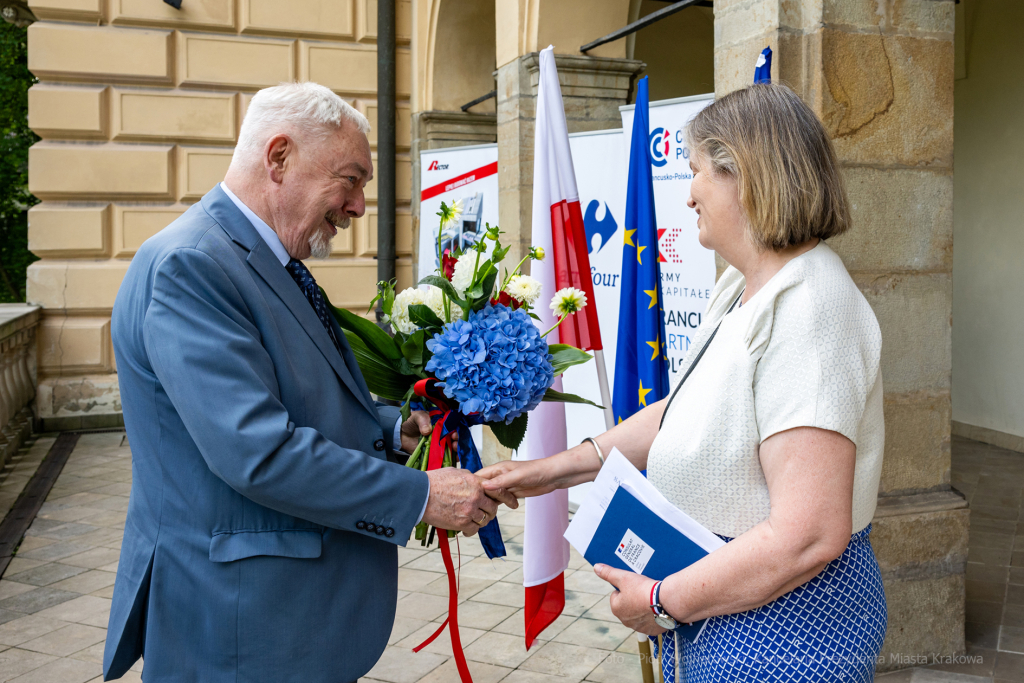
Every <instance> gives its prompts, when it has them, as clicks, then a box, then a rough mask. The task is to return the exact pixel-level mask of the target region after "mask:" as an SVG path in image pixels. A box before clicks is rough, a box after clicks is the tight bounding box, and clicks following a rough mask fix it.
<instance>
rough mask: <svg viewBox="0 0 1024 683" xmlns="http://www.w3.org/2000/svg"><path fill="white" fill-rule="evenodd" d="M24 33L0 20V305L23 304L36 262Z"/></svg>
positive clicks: (28, 75)
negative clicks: (27, 280)
mask: <svg viewBox="0 0 1024 683" xmlns="http://www.w3.org/2000/svg"><path fill="white" fill-rule="evenodd" d="M35 82H36V79H35V77H34V76H33V75H32V74H31V73H30V72H29V70H28V51H27V39H26V30H25V29H23V28H18V27H17V26H15V25H13V24H8V23H7V22H0V303H10V302H16V301H24V300H25V269H26V268H28V264H30V263H32V262H33V261H35V260H36V257H35V256H33V255H32V253H31V252H29V250H28V208H29V207H30V206H32V205H33V204H35V203H36V202H38V201H39V200H37V199H36V198H35V197H33V196H32V195H31V194H29V192H28V148H29V147H31V146H32V144H33V143H34V142H35V141H36V140H38V139H39V138H37V137H36V135H35V133H33V132H32V131H31V130H29V128H28V89H29V88H30V87H31V86H32V84H33V83H35Z"/></svg>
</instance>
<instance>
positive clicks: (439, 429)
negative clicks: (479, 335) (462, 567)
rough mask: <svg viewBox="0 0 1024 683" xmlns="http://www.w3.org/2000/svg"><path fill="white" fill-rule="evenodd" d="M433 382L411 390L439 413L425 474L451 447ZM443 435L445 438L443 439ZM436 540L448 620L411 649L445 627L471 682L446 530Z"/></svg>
mask: <svg viewBox="0 0 1024 683" xmlns="http://www.w3.org/2000/svg"><path fill="white" fill-rule="evenodd" d="M436 381H437V380H435V379H433V378H430V379H421V380H420V381H418V382H416V386H415V388H414V391H415V392H416V395H417V396H420V397H423V398H427V399H430V401H431V402H433V404H434V405H435V406H437V409H436V410H431V411H430V413H431V416H432V417H433V416H435V415H437V414H441V417H440V419H438V420H437V421H436V422H434V430H433V431H432V432H431V433H430V451H429V452H428V457H427V470H428V471H429V470H436V469H439V468H440V467H442V465H443V464H444V452H445V449H446V448H450V447H451V445H452V434H454V433H455V432H454V431H452V432H449V433H447V434H444V431H445V422H446V421H447V420H448V416H449V415H450V414H451V412H452V409H451V406H449V404H448V401H446V400H445V398H444V394H442V393H441V392H440V391H438V390H437V389H436V388H435V387H434V384H435V383H436ZM442 434H444V435H443V436H442ZM437 540H438V544H439V545H440V546H441V557H442V558H443V559H444V568H445V571H447V572H448V618H447V619H445V620H444V623H443V624H441V626H440V627H439V628H438V629H437V630H436V631H434V634H433V635H432V636H430V637H429V638H427V639H426V640H424V641H423V642H422V643H420V644H419V645H417V646H416V647H414V648H413V649H412V651H413V652H419V651H420V650H422V649H423V648H425V647H426V646H427V645H430V644H431V643H432V642H434V639H436V638H437V637H438V636H439V635H441V633H442V632H443V631H444V630H445V628H447V629H448V631H449V633H450V634H451V639H452V654H453V655H455V666H456V667H457V668H458V670H459V678H460V679H462V683H473V677H472V676H470V674H469V665H468V664H466V654H465V653H464V652H463V651H462V638H461V637H460V635H459V584H458V578H457V576H456V572H455V565H454V563H453V562H452V551H451V548H449V546H448V531H447V530H445V529H438V534H437ZM460 564H461V560H460Z"/></svg>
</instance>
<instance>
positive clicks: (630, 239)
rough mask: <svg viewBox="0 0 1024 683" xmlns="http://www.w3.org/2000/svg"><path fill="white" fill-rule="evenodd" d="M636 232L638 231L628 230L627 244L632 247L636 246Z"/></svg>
mask: <svg viewBox="0 0 1024 683" xmlns="http://www.w3.org/2000/svg"><path fill="white" fill-rule="evenodd" d="M634 232H636V230H626V240H625V244H628V245H629V246H631V247H635V246H636V245H635V244H633V233H634Z"/></svg>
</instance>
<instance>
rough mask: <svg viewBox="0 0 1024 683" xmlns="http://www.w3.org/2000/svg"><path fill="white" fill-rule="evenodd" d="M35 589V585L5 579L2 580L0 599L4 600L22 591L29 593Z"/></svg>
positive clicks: (0, 582) (0, 583)
mask: <svg viewBox="0 0 1024 683" xmlns="http://www.w3.org/2000/svg"><path fill="white" fill-rule="evenodd" d="M34 589H35V586H30V585H28V584H26V583H18V582H17V581H9V580H7V579H4V580H3V581H0V600H4V599H6V598H10V597H13V596H15V595H21V594H22V593H28V592H29V591H30V590H34Z"/></svg>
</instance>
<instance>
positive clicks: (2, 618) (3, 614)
mask: <svg viewBox="0 0 1024 683" xmlns="http://www.w3.org/2000/svg"><path fill="white" fill-rule="evenodd" d="M23 616H25V615H24V614H22V613H21V612H12V611H11V610H9V609H0V624H6V623H7V622H9V621H14V620H15V619H18V618H20V617H23Z"/></svg>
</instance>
